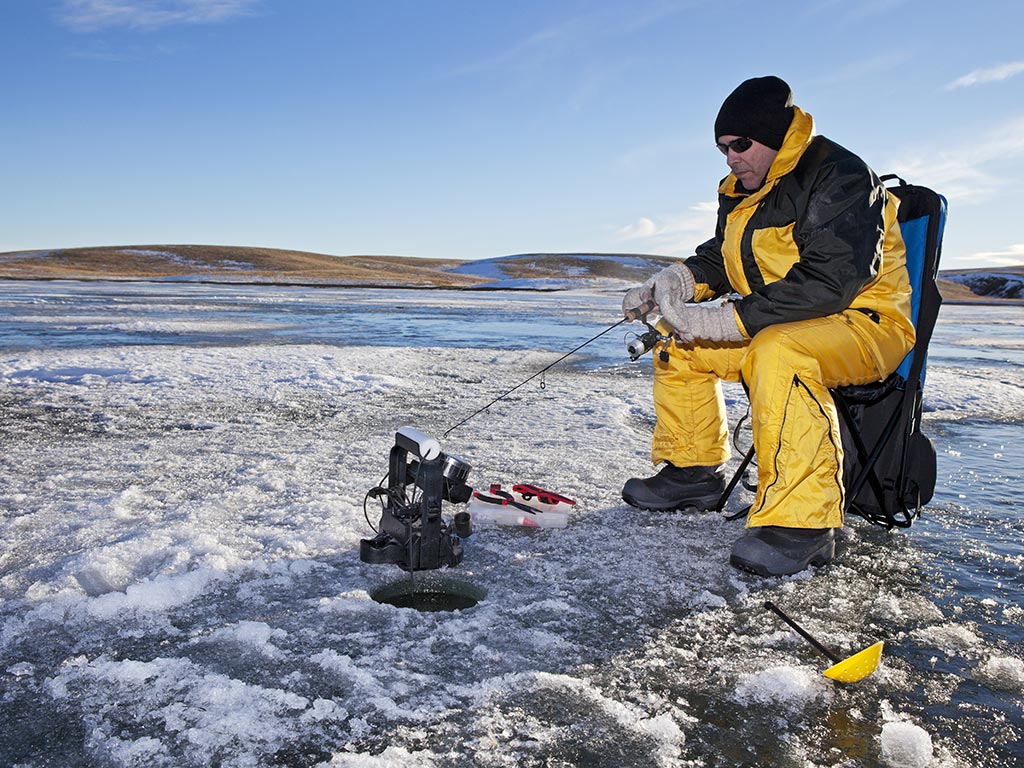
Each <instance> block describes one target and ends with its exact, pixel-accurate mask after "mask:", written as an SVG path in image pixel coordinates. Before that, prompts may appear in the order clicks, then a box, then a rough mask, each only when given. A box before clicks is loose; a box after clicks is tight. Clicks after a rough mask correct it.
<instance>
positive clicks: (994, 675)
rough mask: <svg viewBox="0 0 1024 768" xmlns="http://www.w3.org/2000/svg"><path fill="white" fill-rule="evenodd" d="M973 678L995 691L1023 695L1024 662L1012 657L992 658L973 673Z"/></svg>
mask: <svg viewBox="0 0 1024 768" xmlns="http://www.w3.org/2000/svg"><path fill="white" fill-rule="evenodd" d="M974 676H975V678H977V679H978V680H981V681H982V682H983V683H985V684H986V685H988V686H989V687H991V688H995V689H996V690H999V691H1010V692H1012V693H1024V661H1021V660H1020V659H1016V658H1014V657H1013V656H993V657H992V658H990V659H989V660H988V661H986V662H985V663H984V664H982V665H981V666H979V667H978V668H977V669H976V670H975V671H974Z"/></svg>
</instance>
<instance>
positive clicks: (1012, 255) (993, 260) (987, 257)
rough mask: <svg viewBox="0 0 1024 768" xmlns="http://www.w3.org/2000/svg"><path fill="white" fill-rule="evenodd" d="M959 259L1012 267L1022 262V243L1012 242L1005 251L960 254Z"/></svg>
mask: <svg viewBox="0 0 1024 768" xmlns="http://www.w3.org/2000/svg"><path fill="white" fill-rule="evenodd" d="M960 261H981V262H984V264H985V266H992V265H995V266H1000V267H1014V266H1019V265H1021V264H1024V243H1014V244H1013V245H1011V246H1010V247H1009V248H1007V249H1006V250H1005V251H982V252H980V253H972V254H971V255H970V256H962V257H961V258H960Z"/></svg>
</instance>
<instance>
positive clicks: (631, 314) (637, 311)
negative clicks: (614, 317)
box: [443, 300, 656, 437]
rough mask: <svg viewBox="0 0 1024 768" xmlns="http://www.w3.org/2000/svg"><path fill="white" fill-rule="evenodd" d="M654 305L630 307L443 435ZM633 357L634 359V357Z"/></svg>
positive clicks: (650, 310) (635, 318) (649, 311)
mask: <svg viewBox="0 0 1024 768" xmlns="http://www.w3.org/2000/svg"><path fill="white" fill-rule="evenodd" d="M655 306H656V305H655V303H654V301H653V300H647V301H645V302H644V303H643V304H641V305H640V306H639V307H637V308H635V309H631V310H629V311H627V312H626V313H625V315H626V316H625V317H623V318H622V319H621V320H619V321H618V322H617V323H613V324H612V325H610V326H608V327H607V328H605V329H604V330H603V331H601V332H600V333H599V334H597V335H596V336H593V337H592V338H589V339H587V340H586V341H584V342H583V343H582V344H580V345H579V346H578V347H576V348H574V349H571V350H569V351H568V352H566V353H565V354H564V355H562V356H561V357H560V358H558V359H557V360H555V361H554V362H553V363H551V364H550V365H546V366H544V367H543V368H541V369H540V370H539V371H537V372H536V373H535V374H533V375H532V376H530V377H529V378H527V379H525V380H523V381H521V382H519V383H518V384H516V385H515V386H514V387H512V388H511V389H509V390H506V391H505V392H502V393H501V394H500V395H498V396H497V397H496V398H494V399H493V400H491V401H490V402H489V403H487V405H485V406H484V407H483V408H479V409H478V410H476V411H474V412H473V413H471V414H469V416H467V417H466V418H464V419H463V420H462V421H460V422H459V423H457V424H456V425H455V426H453V427H451V428H449V429H448V431H447V432H445V433H444V435H443V437H448V435H450V434H451V433H452V432H454V431H455V430H456V429H458V428H459V427H461V426H462V425H463V424H465V423H466V422H467V421H470V420H471V419H473V418H474V417H476V416H479V415H480V414H481V413H483V412H484V411H486V410H487V409H488V408H490V407H491V406H492V405H494V404H495V403H497V402H498V401H499V400H503V399H504V398H506V397H508V396H509V395H511V394H512V393H513V392H515V391H516V390H517V389H519V388H520V387H523V386H525V385H526V384H529V383H530V382H531V381H533V380H534V379H536V378H537V377H538V376H542V375H543V374H544V373H546V372H547V371H549V370H551V369H552V368H554V367H555V366H556V365H558V364H559V363H560V362H562V361H563V360H565V359H566V358H567V357H569V356H571V355H574V354H576V353H577V352H579V351H580V350H581V349H583V348H584V347H585V346H587V345H588V344H591V343H593V342H595V341H597V340H598V339H600V338H601V337H602V336H604V335H605V334H607V333H611V332H612V331H614V330H615V329H616V328H618V327H619V326H620V325H622V324H623V323H629V322H633V321H635V320H642V319H643V318H645V317H647V315H648V314H650V313H651V312H652V311H654V308H655ZM645 335H646V334H645ZM649 348H650V347H647V349H649ZM645 351H647V350H646V349H644V350H643V352H645ZM643 352H641V354H642V353H643ZM632 353H633V350H632V348H631V349H630V354H632ZM634 359H636V358H635V357H634Z"/></svg>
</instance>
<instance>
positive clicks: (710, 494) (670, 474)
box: [622, 462, 725, 512]
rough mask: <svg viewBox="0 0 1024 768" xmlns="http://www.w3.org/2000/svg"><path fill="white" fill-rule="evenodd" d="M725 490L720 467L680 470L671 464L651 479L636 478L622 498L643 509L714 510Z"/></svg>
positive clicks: (626, 488) (683, 468)
mask: <svg viewBox="0 0 1024 768" xmlns="http://www.w3.org/2000/svg"><path fill="white" fill-rule="evenodd" d="M724 490H725V475H724V474H723V473H722V471H721V469H720V468H719V467H676V466H673V465H672V464H669V463H668V462H666V463H665V466H664V467H662V468H661V471H660V472H659V473H658V474H656V475H654V476H653V477H648V478H639V477H634V478H630V479H629V480H627V481H626V484H625V485H624V486H623V487H622V499H623V501H625V502H626V503H627V504H630V505H631V506H634V507H639V508H640V509H649V510H654V511H671V510H674V509H685V508H687V507H695V508H696V509H697V510H699V511H701V512H704V511H707V510H709V509H714V507H715V505H716V504H717V503H718V499H719V498H720V497H721V495H722V491H724Z"/></svg>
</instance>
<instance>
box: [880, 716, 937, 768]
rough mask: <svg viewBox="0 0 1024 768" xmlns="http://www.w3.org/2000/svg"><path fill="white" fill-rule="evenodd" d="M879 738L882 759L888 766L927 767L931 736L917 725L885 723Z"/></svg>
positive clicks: (896, 767)
mask: <svg viewBox="0 0 1024 768" xmlns="http://www.w3.org/2000/svg"><path fill="white" fill-rule="evenodd" d="M881 740H882V760H883V762H884V763H885V764H886V765H887V766H889V768H927V766H929V765H931V763H932V759H933V757H934V754H933V752H932V737H931V736H929V735H928V732H927V731H926V730H925V729H924V728H922V727H921V726H919V725H914V724H913V723H907V722H899V721H897V722H892V723H886V724H885V725H883V726H882V735H881Z"/></svg>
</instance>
